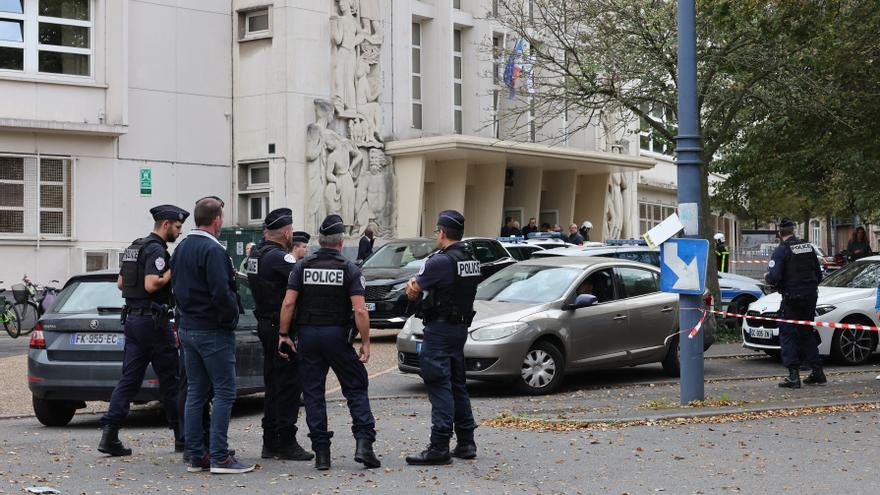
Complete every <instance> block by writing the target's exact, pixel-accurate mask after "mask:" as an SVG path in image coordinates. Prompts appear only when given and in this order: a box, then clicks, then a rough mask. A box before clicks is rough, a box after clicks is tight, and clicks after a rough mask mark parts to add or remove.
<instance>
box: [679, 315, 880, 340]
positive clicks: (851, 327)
mask: <svg viewBox="0 0 880 495" xmlns="http://www.w3.org/2000/svg"><path fill="white" fill-rule="evenodd" d="M697 311H700V312H702V313H703V316H702V317H701V318H700V321H699V322H697V324H696V326H694V328H692V329H691V330H690V332H689V334H688V338H689V339H692V338H694V336H695V335H696V334H697V332H699V331H700V328H702V326H703V322H704V321H706V316H708V314H709V313H713V314H716V315H721V316H733V317H735V318H746V319H749V320H763V321H776V322H779V323H792V324H794V325H809V326H813V327H825V328H842V329H844V330H867V331H870V332H880V327H875V326H872V325H861V324H859V323H832V322H829V321H809V320H787V319H784V318H771V317H769V316H751V315H744V314H740V313H731V312H729V311H715V310H706V309H697Z"/></svg>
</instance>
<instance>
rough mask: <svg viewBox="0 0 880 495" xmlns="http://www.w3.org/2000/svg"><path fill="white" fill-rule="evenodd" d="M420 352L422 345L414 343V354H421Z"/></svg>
mask: <svg viewBox="0 0 880 495" xmlns="http://www.w3.org/2000/svg"><path fill="white" fill-rule="evenodd" d="M421 352H422V343H421V342H416V354H421Z"/></svg>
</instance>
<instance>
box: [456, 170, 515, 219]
mask: <svg viewBox="0 0 880 495" xmlns="http://www.w3.org/2000/svg"><path fill="white" fill-rule="evenodd" d="M506 169H507V165H506V164H504V163H480V164H472V165H471V166H470V168H469V173H468V181H467V184H468V187H467V199H466V203H467V206H466V207H465V211H464V216H465V220H466V221H465V233H466V234H467V235H469V236H473V235H479V236H486V237H495V236H496V235H498V231H499V229H500V228H501V220H502V218H501V217H502V215H503V211H504V173H505V170H506Z"/></svg>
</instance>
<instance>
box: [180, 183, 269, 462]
mask: <svg viewBox="0 0 880 495" xmlns="http://www.w3.org/2000/svg"><path fill="white" fill-rule="evenodd" d="M223 206H224V204H223V201H222V200H220V199H219V198H216V197H208V198H203V199H200V200H199V201H198V202H197V203H196V207H195V211H194V212H193V217H194V219H195V223H196V228H195V230H193V231H191V232H190V234H189V235H188V236H187V237H186V239H184V240H183V242H181V244H180V246H178V248H177V249H176V250H175V251H174V256H173V257H172V258H171V268H172V273H173V275H172V284H173V286H174V293H175V296H176V298H177V305H178V309H179V314H180V321H179V322H178V328H179V333H180V339H181V342H182V344H183V346H184V359H185V365H186V373H187V378H188V384H187V396H186V411H185V413H184V414H185V420H184V424H185V427H186V433H185V437H186V458H187V459H188V466H187V471H189V472H198V471H206V470H209V469H210V471H211V473H214V474H228V473H246V472H249V471H253V469H254V465H253V464H244V463H241V462H239V460H238V459H236V458H235V456H234V455H232V454H231V453H230V452H229V445H228V430H229V420H230V417H231V415H232V404H233V403H234V402H235V328H236V326H237V325H238V317H239V310H240V309H239V308H240V307H239V301H238V295H237V294H236V292H235V290H234V287H235V278H234V276H235V271H234V270H233V267H232V263H231V260H230V259H229V256H228V255H227V254H226V249H225V248H224V247H223V245H222V244H220V241H218V240H217V236H219V235H220V228H221V227H222V226H223ZM212 388H213V391H214V402H213V407H212V409H211V433H210V442H209V443H210V453H208V452H206V451H205V441H204V432H203V431H202V425H201V420H202V411H203V408H204V405H205V403H206V401H207V400H208V395H209V393H210V391H211V389H212Z"/></svg>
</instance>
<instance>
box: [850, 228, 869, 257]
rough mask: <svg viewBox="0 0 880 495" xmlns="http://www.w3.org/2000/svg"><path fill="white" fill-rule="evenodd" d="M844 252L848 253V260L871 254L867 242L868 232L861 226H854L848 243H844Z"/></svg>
mask: <svg viewBox="0 0 880 495" xmlns="http://www.w3.org/2000/svg"><path fill="white" fill-rule="evenodd" d="M846 252H847V253H849V261H850V262H853V261H855V260H858V259H861V258H864V257H866V256H871V244H870V243H869V242H868V234H867V233H866V232H865V228H864V227H862V226H858V227H856V230H854V231H853V233H852V237H851V238H850V240H849V243H847V245H846Z"/></svg>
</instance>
